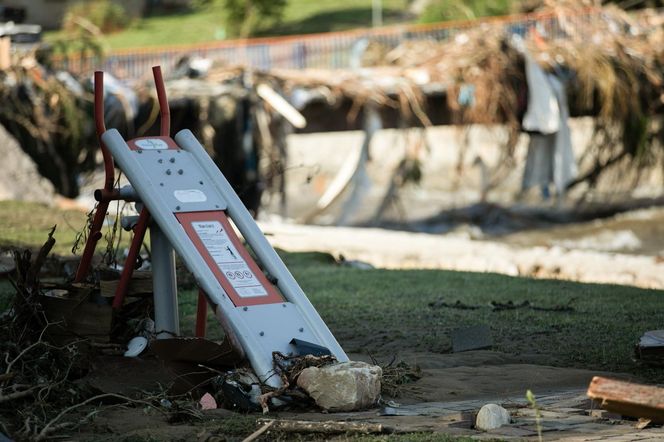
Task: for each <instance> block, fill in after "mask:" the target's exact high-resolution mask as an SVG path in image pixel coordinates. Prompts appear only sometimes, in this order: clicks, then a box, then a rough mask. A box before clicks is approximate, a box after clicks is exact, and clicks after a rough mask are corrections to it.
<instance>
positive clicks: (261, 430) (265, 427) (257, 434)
mask: <svg viewBox="0 0 664 442" xmlns="http://www.w3.org/2000/svg"><path fill="white" fill-rule="evenodd" d="M274 422H275V421H268V422H266V423H265V425H263V426H262V427H260V428H259V429H258V430H256V431H254V432H253V433H251V434H250V435H249V436H247V437H245V438H244V439H243V440H242V442H252V441H254V440H256V439H258V438H259V437H260V436H261V434H263V433H265V432H266V431H267V430H269V429H270V427H271V426H272V425H274Z"/></svg>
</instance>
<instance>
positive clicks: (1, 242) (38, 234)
mask: <svg viewBox="0 0 664 442" xmlns="http://www.w3.org/2000/svg"><path fill="white" fill-rule="evenodd" d="M85 220H86V214H85V213H83V212H81V211H79V210H59V209H56V208H52V207H48V206H46V205H44V204H39V203H26V202H19V201H0V247H3V248H5V247H9V246H20V247H29V248H39V247H41V245H42V244H44V241H45V240H46V238H47V237H48V232H50V231H51V228H52V227H53V226H54V225H57V226H58V228H57V230H56V233H55V237H56V239H57V242H56V244H55V246H54V248H53V253H57V254H60V255H65V254H69V253H71V248H72V245H73V244H74V240H75V239H76V234H77V233H78V232H79V231H81V230H82V229H83V227H84V226H85Z"/></svg>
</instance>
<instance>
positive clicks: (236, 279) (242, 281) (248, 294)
mask: <svg viewBox="0 0 664 442" xmlns="http://www.w3.org/2000/svg"><path fill="white" fill-rule="evenodd" d="M191 226H192V227H193V228H194V231H195V232H196V234H197V235H198V237H199V238H200V239H201V242H202V243H203V245H204V246H205V248H206V249H207V251H208V253H209V254H210V256H212V259H213V260H214V262H215V263H216V264H217V266H218V267H219V270H221V273H222V274H223V275H224V276H225V277H226V279H228V282H230V284H231V285H232V286H233V288H234V289H235V291H236V292H237V294H238V295H239V296H240V297H242V298H253V297H258V296H267V294H268V293H267V290H265V287H263V286H262V285H261V283H260V282H259V281H258V279H257V278H256V275H255V274H254V273H253V272H252V271H251V269H250V268H249V265H247V263H246V261H245V260H244V259H243V258H242V255H240V253H239V252H238V250H237V249H236V248H235V246H234V245H233V242H232V241H231V240H230V238H229V236H228V233H226V231H225V230H224V227H223V226H222V225H221V223H220V222H219V221H194V222H192V223H191Z"/></svg>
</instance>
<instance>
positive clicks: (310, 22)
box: [260, 8, 404, 35]
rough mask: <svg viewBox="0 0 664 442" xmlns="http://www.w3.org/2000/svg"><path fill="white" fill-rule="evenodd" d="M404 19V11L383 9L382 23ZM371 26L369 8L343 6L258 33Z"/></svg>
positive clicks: (299, 32)
mask: <svg viewBox="0 0 664 442" xmlns="http://www.w3.org/2000/svg"><path fill="white" fill-rule="evenodd" d="M403 20H404V11H401V10H398V9H384V10H383V23H384V24H390V23H395V22H399V21H403ZM370 26H371V8H343V9H338V10H335V11H326V12H320V13H318V14H314V15H311V16H309V17H307V18H305V19H303V20H300V21H293V22H288V23H281V24H278V25H276V26H274V27H271V28H270V29H266V30H264V31H261V33H260V35H288V34H313V33H317V32H331V31H343V30H347V29H354V28H358V27H370Z"/></svg>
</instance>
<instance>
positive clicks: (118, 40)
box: [45, 0, 406, 50]
mask: <svg viewBox="0 0 664 442" xmlns="http://www.w3.org/2000/svg"><path fill="white" fill-rule="evenodd" d="M371 1H372V0H355V1H351V0H337V1H332V0H321V1H310V0H290V1H289V2H288V5H287V7H286V8H285V10H284V17H283V20H282V22H281V23H279V24H277V25H275V26H273V27H272V28H269V29H265V30H264V31H262V32H260V34H259V35H262V36H265V35H289V34H303V33H315V32H328V31H340V30H347V29H353V28H358V27H369V26H371ZM405 9H406V0H383V21H384V24H393V23H397V22H403V21H404V20H406V18H405V14H404V11H405ZM225 19H226V18H225V14H224V10H223V7H221V6H220V5H212V6H207V7H201V8H199V9H196V10H192V11H189V12H186V11H182V12H177V13H173V14H170V15H159V16H153V17H147V18H145V19H140V20H134V21H133V22H132V23H131V24H130V26H129V27H128V28H127V29H126V30H124V31H121V32H116V33H113V34H110V35H107V36H106V37H105V40H106V42H107V43H108V46H109V48H110V49H112V50H115V49H127V48H136V47H148V46H169V45H184V44H194V43H203V42H210V41H216V40H220V39H223V38H224V36H225V35H226V32H225ZM59 37H62V34H61V33H60V32H48V33H46V35H45V38H46V40H47V41H53V40H55V39H57V38H59Z"/></svg>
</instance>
